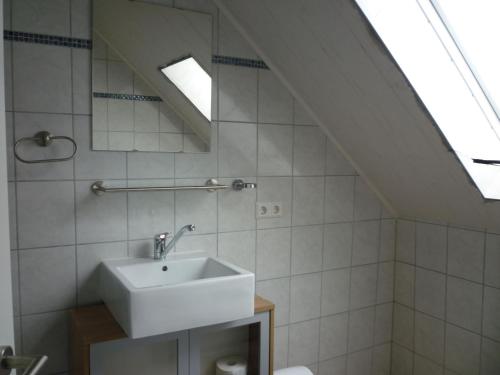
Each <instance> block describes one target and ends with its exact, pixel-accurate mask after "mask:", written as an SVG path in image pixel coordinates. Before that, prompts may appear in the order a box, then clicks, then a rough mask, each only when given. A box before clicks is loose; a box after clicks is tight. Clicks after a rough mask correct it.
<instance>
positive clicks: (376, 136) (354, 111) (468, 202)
mask: <svg viewBox="0 0 500 375" xmlns="http://www.w3.org/2000/svg"><path fill="white" fill-rule="evenodd" d="M215 2H216V4H217V5H218V6H219V8H220V9H221V11H222V12H223V13H224V14H225V15H226V16H227V17H228V18H229V19H230V20H231V21H232V22H233V24H234V25H235V26H236V27H237V28H238V30H239V31H240V32H241V33H242V34H243V35H244V36H245V37H246V38H247V39H248V41H249V42H250V43H251V44H252V45H253V47H254V48H255V50H256V51H257V52H258V53H259V54H260V56H261V57H262V59H263V60H264V61H265V62H266V63H267V64H268V65H269V67H270V68H271V69H272V70H273V71H274V73H275V74H276V75H277V76H278V77H279V78H280V79H281V80H282V82H283V83H284V84H285V85H286V86H287V87H288V88H289V89H290V91H291V92H292V93H293V94H294V95H295V97H296V98H297V100H299V101H301V102H302V104H303V105H304V107H305V108H306V109H307V110H308V112H309V113H310V115H311V116H312V117H313V118H314V119H315V120H316V121H317V122H318V124H319V125H320V126H322V127H323V129H324V130H325V132H326V133H327V134H328V136H329V137H330V138H331V139H332V140H333V141H334V142H336V143H337V144H338V145H339V147H340V148H341V149H342V150H343V151H344V152H345V153H346V156H347V157H348V158H349V159H350V160H351V161H352V162H353V164H354V165H355V166H356V167H357V169H358V171H359V173H360V174H361V175H362V176H364V177H365V178H366V179H367V181H368V182H369V184H370V185H371V186H372V188H373V189H374V190H375V191H376V192H377V193H378V194H379V196H380V197H381V199H382V200H383V201H384V202H385V203H386V204H387V206H388V208H390V209H392V211H394V213H395V214H396V215H397V216H399V217H409V218H419V219H423V220H430V221H438V222H445V223H450V224H455V225H463V226H470V227H473V228H481V229H483V228H485V229H488V230H490V231H493V232H499V231H500V203H499V202H485V201H484V200H483V198H482V196H481V195H480V193H479V191H478V190H477V189H476V188H475V187H474V185H473V184H472V182H471V181H470V179H469V177H468V176H467V174H466V172H465V171H464V170H463V168H462V166H461V164H460V163H459V162H458V161H457V160H456V159H455V156H454V154H453V153H451V152H449V151H448V147H447V145H446V143H445V142H444V141H443V139H442V137H441V135H440V133H439V131H438V130H437V128H436V126H435V124H434V122H433V120H432V118H431V117H430V115H429V114H428V112H427V110H426V109H425V107H424V106H423V105H422V104H421V103H420V101H419V99H418V97H417V96H416V95H415V93H414V91H413V90H412V88H411V86H410V85H409V84H408V82H407V81H406V79H405V77H404V75H403V74H402V73H401V71H400V70H399V68H398V67H397V65H396V64H395V63H394V61H393V59H392V57H391V56H390V54H389V52H388V51H387V49H386V48H385V46H384V45H383V44H382V43H381V42H380V41H379V40H378V38H377V36H376V34H375V32H374V31H373V30H372V29H371V27H370V26H369V24H368V21H367V20H366V19H365V17H364V16H363V14H362V13H361V11H360V10H359V9H358V7H357V5H356V4H355V3H354V1H351V0H334V1H332V0H314V1H311V0H255V1H248V0H215ZM498 173H500V168H499V170H498Z"/></svg>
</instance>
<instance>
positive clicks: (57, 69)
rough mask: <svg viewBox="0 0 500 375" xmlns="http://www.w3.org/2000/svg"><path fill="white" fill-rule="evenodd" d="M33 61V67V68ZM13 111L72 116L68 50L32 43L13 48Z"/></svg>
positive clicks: (16, 44)
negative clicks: (69, 114)
mask: <svg viewBox="0 0 500 375" xmlns="http://www.w3.org/2000/svg"><path fill="white" fill-rule="evenodd" d="M33 61H36V64H33ZM13 67H14V68H13V71H14V81H13V83H14V109H15V110H17V111H29V112H52V113H70V112H71V50H70V49H69V48H64V47H58V46H47V45H42V44H31V43H14V44H13Z"/></svg>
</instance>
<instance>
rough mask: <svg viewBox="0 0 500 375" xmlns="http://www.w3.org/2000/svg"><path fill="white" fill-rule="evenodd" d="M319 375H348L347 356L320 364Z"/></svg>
mask: <svg viewBox="0 0 500 375" xmlns="http://www.w3.org/2000/svg"><path fill="white" fill-rule="evenodd" d="M318 367H319V368H318V371H319V375H346V374H347V356H346V355H342V356H340V357H336V358H332V359H329V360H327V361H323V362H320V363H319V366H318Z"/></svg>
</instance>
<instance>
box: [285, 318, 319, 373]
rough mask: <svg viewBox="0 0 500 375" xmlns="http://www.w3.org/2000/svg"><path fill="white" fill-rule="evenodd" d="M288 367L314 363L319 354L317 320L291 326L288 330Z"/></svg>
mask: <svg viewBox="0 0 500 375" xmlns="http://www.w3.org/2000/svg"><path fill="white" fill-rule="evenodd" d="M288 350H289V352H288V365H289V366H298V365H302V366H303V365H304V364H311V363H315V362H317V360H318V353H319V319H315V320H310V321H307V322H302V323H296V324H291V325H290V329H289V349H288Z"/></svg>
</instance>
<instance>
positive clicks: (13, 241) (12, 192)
mask: <svg viewBox="0 0 500 375" xmlns="http://www.w3.org/2000/svg"><path fill="white" fill-rule="evenodd" d="M8 190H9V237H10V248H11V249H17V247H18V244H17V212H16V211H17V206H16V205H17V202H16V184H15V183H13V182H9V184H8Z"/></svg>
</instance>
